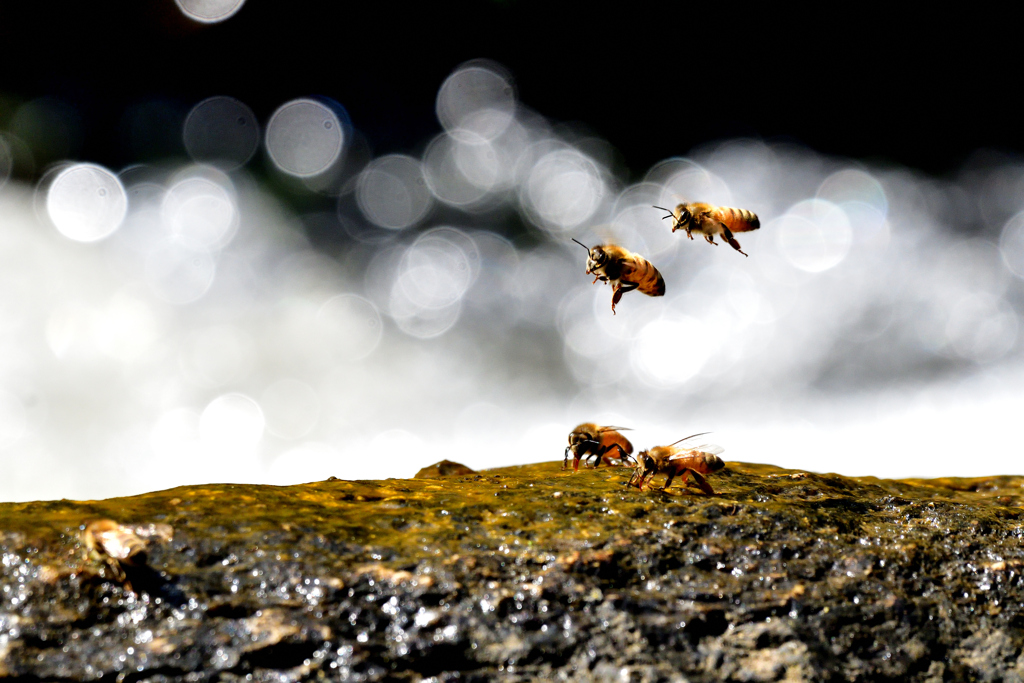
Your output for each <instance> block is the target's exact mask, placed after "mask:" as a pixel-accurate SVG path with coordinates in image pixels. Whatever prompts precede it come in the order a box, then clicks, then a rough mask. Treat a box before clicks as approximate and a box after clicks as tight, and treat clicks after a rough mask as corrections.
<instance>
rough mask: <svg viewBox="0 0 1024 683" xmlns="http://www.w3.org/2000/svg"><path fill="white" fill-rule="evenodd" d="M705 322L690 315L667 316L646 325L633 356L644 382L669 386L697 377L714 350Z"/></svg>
mask: <svg viewBox="0 0 1024 683" xmlns="http://www.w3.org/2000/svg"><path fill="white" fill-rule="evenodd" d="M707 332H708V330H707V329H706V327H705V325H704V324H702V323H701V322H700V321H699V320H697V319H696V318H692V317H690V316H679V317H674V318H670V317H665V318H660V319H658V320H654V321H652V322H650V323H648V324H647V325H645V326H644V327H643V328H642V329H641V330H640V332H639V333H638V334H637V337H636V341H635V343H634V345H633V348H632V351H631V355H632V360H633V366H634V367H635V368H636V369H637V370H638V371H639V373H640V376H641V378H642V379H643V380H644V382H645V383H647V384H649V385H651V386H655V387H660V388H667V387H673V386H679V385H681V384H685V383H686V382H687V381H688V380H690V379H692V378H693V377H694V376H696V375H697V374H698V373H699V372H700V371H701V369H702V368H703V367H704V364H705V363H707V361H708V359H709V358H710V357H711V353H712V351H713V350H714V348H713V346H712V345H711V344H709V342H708V340H707Z"/></svg>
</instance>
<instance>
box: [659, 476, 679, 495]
mask: <svg viewBox="0 0 1024 683" xmlns="http://www.w3.org/2000/svg"><path fill="white" fill-rule="evenodd" d="M675 478H676V473H675V472H669V473H668V479H666V480H665V485H664V486H662V487H661V490H662V491H668V487H669V486H671V485H672V480H673V479H675Z"/></svg>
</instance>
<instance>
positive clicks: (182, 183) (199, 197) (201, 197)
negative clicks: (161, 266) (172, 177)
mask: <svg viewBox="0 0 1024 683" xmlns="http://www.w3.org/2000/svg"><path fill="white" fill-rule="evenodd" d="M224 180H225V181H226V179H224ZM225 184H227V183H225ZM232 194H233V193H232V192H230V191H229V190H228V188H226V187H225V186H224V185H223V184H221V183H218V182H215V181H214V180H213V179H211V178H207V177H203V176H199V175H194V176H193V175H186V176H185V177H184V178H182V179H181V180H179V181H178V182H176V183H175V184H174V185H172V186H171V187H170V188H169V189H168V190H167V193H166V194H165V195H164V198H163V202H162V204H161V207H160V214H161V218H162V219H163V221H164V223H165V225H166V226H167V227H168V228H169V229H170V230H171V232H172V234H174V235H175V236H176V237H178V238H179V239H182V240H183V241H185V242H186V243H187V244H190V245H192V246H195V247H199V248H203V249H212V248H219V247H222V246H224V245H226V244H227V243H228V242H230V241H231V238H232V237H234V235H235V231H236V230H237V228H238V220H239V216H238V209H237V208H236V206H235V200H234V197H233V196H232Z"/></svg>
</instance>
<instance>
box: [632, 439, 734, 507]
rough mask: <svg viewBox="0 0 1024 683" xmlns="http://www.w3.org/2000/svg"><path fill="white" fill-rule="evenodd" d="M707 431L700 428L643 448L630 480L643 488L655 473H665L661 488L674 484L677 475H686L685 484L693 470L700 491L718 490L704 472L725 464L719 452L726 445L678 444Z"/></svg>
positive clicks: (713, 491)
mask: <svg viewBox="0 0 1024 683" xmlns="http://www.w3.org/2000/svg"><path fill="white" fill-rule="evenodd" d="M708 433H709V432H701V433H700V434H694V435H693V436H688V437H686V438H685V439H680V440H679V441H676V442H675V443H671V444H669V445H668V446H655V447H654V448H652V449H650V450H644V451H640V453H639V454H638V455H637V457H636V469H635V470H633V476H632V477H630V478H629V482H627V483H629V484H633V483H634V482H635V483H636V487H637V488H639V489H642V488H643V487H644V483H645V482H646V481H647V480H649V479H654V477H655V476H656V475H659V474H664V475H666V476H667V477H668V479H667V480H666V481H665V485H664V486H663V487H662V489H661V490H662V491H664V490H666V489H667V488H668V487H669V486H671V485H672V480H673V479H675V477H676V476H677V475H680V474H681V475H683V484H686V477H687V475H690V474H692V475H693V479H694V481H696V482H697V486H699V487H700V490H701V491H703V492H704V493H707V494H709V495H715V490H714V489H713V488H711V485H710V484H708V482H707V480H706V479H705V478H704V477H703V476H702V475H705V474H711V473H712V472H717V471H718V470H720V469H722V468H723V467H725V463H724V462H722V459H721V458H719V457H718V454H719V453H721V452H723V451H724V450H725V449H723V448H722V447H721V446H716V445H714V444H703V445H701V446H696V447H693V448H690V447H687V446H679V445H677V444H681V443H682V442H684V441H689V440H690V439H693V438H696V437H698V436H704V435H705V434H708Z"/></svg>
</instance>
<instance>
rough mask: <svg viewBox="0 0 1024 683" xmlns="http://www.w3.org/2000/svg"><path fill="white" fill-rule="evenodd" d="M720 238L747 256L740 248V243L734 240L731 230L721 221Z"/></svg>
mask: <svg viewBox="0 0 1024 683" xmlns="http://www.w3.org/2000/svg"><path fill="white" fill-rule="evenodd" d="M722 239H724V240H725V241H726V242H728V243H729V246H730V247H732V248H733V249H735V250H736V251H738V252H740V253H741V254H743V255H744V256H747V252H745V251H743V250H742V249H740V243H739V242H737V241H736V238H735V237H733V236H732V230H730V229H729V228H727V227H725V223H722Z"/></svg>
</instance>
